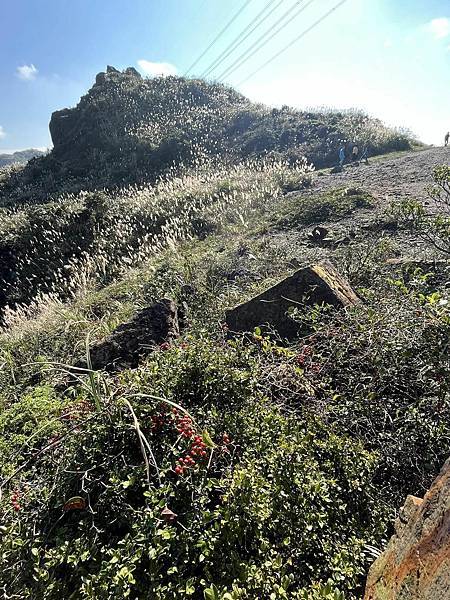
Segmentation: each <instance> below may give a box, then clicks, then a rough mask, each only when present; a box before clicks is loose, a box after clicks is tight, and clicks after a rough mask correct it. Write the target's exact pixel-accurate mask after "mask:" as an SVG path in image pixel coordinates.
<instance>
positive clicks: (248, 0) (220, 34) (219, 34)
mask: <svg viewBox="0 0 450 600" xmlns="http://www.w3.org/2000/svg"><path fill="white" fill-rule="evenodd" d="M250 2H252V0H246V1H245V2H244V4H243V5H242V6H241V8H240V9H239V10H238V11H237V12H236V13H235V14H234V15H233V17H231V19H230V20H229V21H228V23H227V24H226V25H225V26H224V27H223V28H222V29H221V30H220V31H219V33H218V34H217V35H216V37H215V38H214V39H213V41H212V42H211V43H210V44H209V46H208V47H207V48H206V49H205V50H204V51H203V52H202V53H201V54H200V56H199V57H198V58H197V59H196V60H195V61H194V62H193V63H192V65H191V66H190V67H189V68H188V69H187V70H186V71H185V73H184V75H183V76H184V77H186V75H187V74H188V73H189V71H190V70H191V69H193V68H194V67H195V66H196V65H197V64H198V63H199V62H200V61H201V59H202V58H203V57H204V56H205V54H207V53H208V52H209V51H210V50H211V48H212V47H213V46H214V44H215V43H216V42H217V41H218V40H219V39H220V38H221V37H222V35H223V34H224V33H225V31H226V30H227V29H228V28H229V27H230V26H231V25H232V24H233V23H234V21H236V19H237V18H238V17H239V15H240V14H241V13H242V12H243V11H244V10H245V9H246V8H247V6H248V5H249V4H250Z"/></svg>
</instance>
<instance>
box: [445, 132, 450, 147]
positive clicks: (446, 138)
mask: <svg viewBox="0 0 450 600" xmlns="http://www.w3.org/2000/svg"><path fill="white" fill-rule="evenodd" d="M448 138H450V131H447V133H446V134H445V144H444V146H448Z"/></svg>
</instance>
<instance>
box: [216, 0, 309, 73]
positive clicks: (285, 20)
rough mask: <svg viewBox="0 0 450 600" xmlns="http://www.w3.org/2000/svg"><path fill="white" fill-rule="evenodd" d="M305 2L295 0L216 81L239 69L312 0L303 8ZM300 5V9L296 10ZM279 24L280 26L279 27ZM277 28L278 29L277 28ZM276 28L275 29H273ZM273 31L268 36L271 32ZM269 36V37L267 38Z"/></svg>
mask: <svg viewBox="0 0 450 600" xmlns="http://www.w3.org/2000/svg"><path fill="white" fill-rule="evenodd" d="M304 1H305V0H297V2H296V3H295V4H294V5H293V6H291V7H290V8H289V9H288V10H287V11H286V12H285V13H284V14H283V15H281V17H280V18H279V19H278V20H277V21H275V23H273V25H272V26H271V27H269V29H268V30H267V31H266V32H265V33H263V34H262V35H261V36H260V37H259V38H258V39H257V40H256V41H255V42H254V43H253V44H252V45H251V46H250V47H249V48H247V50H245V51H244V52H243V53H242V54H241V56H239V57H238V58H237V59H236V60H235V61H234V62H233V63H232V64H231V65H229V67H227V68H226V69H225V70H224V71H223V72H222V73H221V74H220V75H219V77H218V80H219V81H220V80H223V78H224V77H227V76H228V75H229V74H230V73H232V72H233V71H236V70H237V69H239V68H240V67H241V66H242V65H243V64H245V63H246V62H247V60H249V59H250V58H251V57H252V56H253V55H254V54H255V53H256V52H258V50H260V49H261V48H262V47H263V46H265V45H266V44H267V43H268V42H269V41H270V40H271V39H273V38H274V37H275V36H276V35H277V34H278V33H280V31H282V30H283V29H284V28H285V27H286V26H287V25H288V24H290V23H291V22H292V20H293V19H295V18H296V17H297V16H298V15H299V14H300V13H301V12H302V11H304V10H305V8H307V7H308V6H309V5H310V4H311V3H312V2H314V0H309V2H307V4H306V5H305V6H302V5H303V3H304ZM299 5H300V8H298V7H299ZM295 9H298V10H297V11H296V12H295V13H294V15H293V16H292V17H291V18H290V19H289V18H288V17H290V15H291V13H292V11H294V10H295ZM280 23H281V25H280ZM278 26H279V27H278ZM277 27H278V28H277ZM275 28H277V29H275ZM274 29H275V31H274V32H273V33H272V34H271V35H269V34H270V33H271V32H272V31H273V30H274ZM268 35H269V37H267V36H268Z"/></svg>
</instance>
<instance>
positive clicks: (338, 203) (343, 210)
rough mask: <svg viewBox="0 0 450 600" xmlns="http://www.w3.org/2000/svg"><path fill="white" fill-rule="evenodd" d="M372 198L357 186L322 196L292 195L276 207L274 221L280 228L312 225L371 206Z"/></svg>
mask: <svg viewBox="0 0 450 600" xmlns="http://www.w3.org/2000/svg"><path fill="white" fill-rule="evenodd" d="M373 202H374V201H373V198H372V196H371V195H370V194H368V193H367V192H364V191H362V190H359V189H357V188H344V189H337V190H334V191H331V192H329V193H327V194H324V195H322V196H317V195H311V196H304V195H302V196H294V197H292V198H287V199H286V200H285V202H284V203H283V205H282V206H280V207H278V209H277V213H276V223H277V225H278V226H280V227H282V228H289V229H291V228H294V227H301V226H306V225H313V224H317V223H322V222H324V221H330V220H333V219H339V218H341V217H344V216H347V215H350V214H352V213H353V212H354V211H355V210H358V209H360V208H370V207H372V206H373Z"/></svg>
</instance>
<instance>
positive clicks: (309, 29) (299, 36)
mask: <svg viewBox="0 0 450 600" xmlns="http://www.w3.org/2000/svg"><path fill="white" fill-rule="evenodd" d="M345 2H347V0H341V1H340V2H338V3H337V4H336V5H335V6H333V8H331V9H330V10H329V11H327V12H326V13H325V14H324V15H322V16H321V17H320V18H319V19H317V21H315V22H314V23H313V24H312V25H310V26H309V27H308V28H307V29H305V30H304V31H302V33H301V34H300V35H298V36H297V37H296V38H294V39H293V40H292V41H291V42H289V44H287V45H286V46H284V48H282V49H281V50H280V51H279V52H277V53H276V54H274V56H272V57H271V58H269V60H267V61H266V62H265V63H264V64H263V65H261V66H260V67H258V68H257V69H256V70H255V71H253V72H252V73H250V75H248V76H247V77H246V78H245V79H243V80H242V81H240V82H239V83H238V86H239V85H242V84H243V83H245V82H246V81H248V80H249V79H250V78H251V77H253V76H254V75H256V73H259V71H261V70H262V69H264V68H265V67H267V65H269V64H270V63H271V62H273V61H274V60H275V59H277V58H278V57H279V56H280V55H281V54H283V53H284V52H286V50H289V48H291V46H293V45H294V44H296V43H297V42H298V41H300V40H301V39H302V38H303V37H304V36H305V35H307V34H308V33H309V32H310V31H312V30H313V29H315V28H316V27H317V26H318V25H320V23H322V21H325V19H327V18H328V17H329V16H330V15H331V14H332V13H333V12H334V11H336V10H337V9H338V8H340V7H341V6H342V5H343V4H345Z"/></svg>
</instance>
